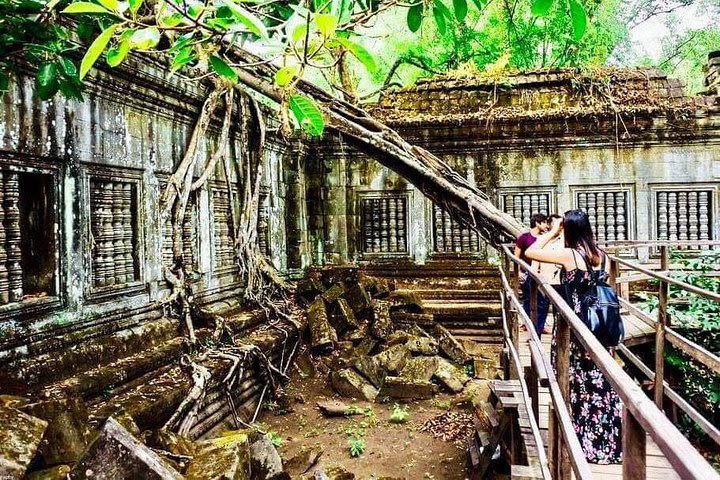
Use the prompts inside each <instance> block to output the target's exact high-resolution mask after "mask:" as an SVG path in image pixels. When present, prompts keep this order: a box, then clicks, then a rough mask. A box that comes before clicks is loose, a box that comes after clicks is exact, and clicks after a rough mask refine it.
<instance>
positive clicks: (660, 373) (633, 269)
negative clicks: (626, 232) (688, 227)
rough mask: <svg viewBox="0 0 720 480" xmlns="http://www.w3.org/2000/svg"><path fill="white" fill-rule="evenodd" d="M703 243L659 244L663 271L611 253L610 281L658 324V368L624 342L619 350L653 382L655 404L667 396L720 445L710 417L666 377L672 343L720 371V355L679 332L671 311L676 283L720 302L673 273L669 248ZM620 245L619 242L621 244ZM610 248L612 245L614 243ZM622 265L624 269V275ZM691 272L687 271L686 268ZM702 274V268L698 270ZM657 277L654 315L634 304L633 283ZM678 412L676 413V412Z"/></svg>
mask: <svg viewBox="0 0 720 480" xmlns="http://www.w3.org/2000/svg"><path fill="white" fill-rule="evenodd" d="M698 245H699V244H692V243H689V242H682V243H671V242H662V243H661V244H660V246H659V251H660V265H659V268H660V270H659V271H655V270H652V269H650V268H648V267H646V266H643V265H638V264H637V263H635V262H634V261H631V260H628V259H626V258H622V257H619V256H617V255H609V258H610V282H611V283H612V284H613V286H615V287H616V288H617V290H618V291H619V292H623V296H622V297H621V298H620V303H621V305H622V306H623V307H625V308H626V309H627V310H628V312H630V313H631V314H632V315H634V316H635V317H637V318H639V319H640V320H642V321H644V322H645V323H647V324H648V325H650V326H653V327H654V328H655V362H654V363H655V370H654V371H653V370H651V369H650V368H649V367H648V366H647V365H645V364H644V363H643V362H642V361H641V360H640V358H639V357H638V356H637V355H635V354H634V353H633V352H632V351H630V349H628V348H627V347H625V346H624V345H621V346H620V347H619V348H618V350H619V351H620V353H622V355H623V356H624V357H625V358H626V359H627V360H628V361H629V362H630V363H632V364H633V365H634V366H635V367H636V368H637V369H638V370H640V372H642V374H643V375H645V376H646V377H647V378H648V379H649V380H650V381H652V382H653V390H654V391H653V393H654V399H655V404H656V405H657V407H658V408H660V409H662V408H663V402H664V399H665V398H667V399H668V400H669V401H670V402H671V403H672V405H673V406H674V408H679V409H680V410H682V411H683V412H685V413H686V414H687V415H688V416H689V417H690V418H691V419H692V420H693V421H694V422H695V423H696V424H697V425H698V427H700V428H701V429H702V430H703V431H704V432H705V433H706V434H707V435H708V436H709V437H710V438H711V439H713V441H714V442H715V443H716V444H717V445H720V430H719V429H718V428H717V427H716V426H715V425H713V424H712V423H711V422H710V421H709V420H708V419H707V418H705V417H704V416H703V415H702V414H701V413H700V412H698V411H697V410H696V409H695V408H694V407H693V406H692V405H691V404H690V403H689V402H687V401H686V400H685V399H683V398H682V397H681V396H680V395H679V394H678V393H677V392H675V391H674V390H673V389H672V388H671V387H670V386H669V385H668V384H667V382H666V381H665V344H666V343H670V344H671V345H673V346H674V347H676V348H678V349H679V350H681V351H682V352H683V353H684V354H686V355H687V356H688V357H690V358H692V359H693V360H695V361H697V362H699V363H700V364H702V365H704V366H705V367H707V368H708V369H710V370H711V371H712V372H714V373H715V374H720V358H718V356H717V355H716V354H715V353H713V352H710V351H708V350H707V349H705V348H704V347H702V346H700V345H698V344H697V343H695V342H693V341H692V340H690V339H688V338H686V337H684V336H683V335H681V334H679V333H678V332H677V331H675V330H674V329H673V328H672V327H671V318H670V317H669V315H668V313H667V307H668V300H669V298H668V292H669V287H670V286H671V285H672V286H674V287H676V288H679V289H681V290H684V291H686V292H690V293H692V294H694V295H697V296H700V297H702V298H705V299H707V300H711V301H714V302H720V293H717V292H711V291H709V290H705V289H703V288H700V287H697V286H695V285H691V284H689V283H687V282H683V281H681V280H678V279H676V278H672V277H671V276H670V272H671V268H670V267H671V266H670V262H669V252H668V249H669V248H671V247H677V246H684V247H697V246H698ZM702 245H703V246H715V245H720V242H716V241H715V242H713V241H707V242H702ZM618 246H619V245H618ZM646 246H647V244H646V243H641V242H636V243H634V244H633V243H630V242H623V244H622V248H623V249H627V248H628V247H629V248H638V247H646ZM609 249H612V247H610V248H609ZM621 268H623V269H624V272H623V274H622V275H620V271H621ZM683 273H687V272H683ZM698 273H699V274H702V272H698ZM645 280H655V281H657V283H658V309H657V310H658V312H657V317H655V318H654V317H652V316H651V315H649V314H648V313H647V312H645V311H644V310H642V309H640V308H638V307H637V306H636V305H634V304H632V303H631V302H630V299H629V291H630V288H629V285H630V284H631V283H633V282H638V281H645ZM674 416H675V415H674Z"/></svg>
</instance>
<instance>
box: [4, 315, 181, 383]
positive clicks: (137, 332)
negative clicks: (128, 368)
mask: <svg viewBox="0 0 720 480" xmlns="http://www.w3.org/2000/svg"><path fill="white" fill-rule="evenodd" d="M84 333H87V332H84ZM177 336H178V321H177V320H175V319H170V318H165V317H160V318H156V319H150V320H144V321H140V322H138V323H135V324H134V325H133V326H131V327H128V328H124V329H120V330H116V331H114V332H110V333H105V332H102V331H99V332H98V333H97V334H96V335H95V336H92V335H90V334H87V335H86V336H84V337H83V336H82V335H80V333H78V341H77V342H75V343H70V344H69V345H58V346H57V347H55V348H48V350H47V351H46V352H44V353H41V354H38V355H31V356H28V357H24V358H19V359H16V360H15V361H12V362H9V363H8V364H7V365H4V366H3V368H0V384H2V385H3V386H4V390H6V391H11V390H12V389H13V386H16V387H17V388H19V389H20V391H28V390H32V389H39V388H42V387H43V386H45V385H48V384H53V383H57V382H60V381H62V380H64V379H69V378H71V377H73V376H75V375H78V374H80V373H82V372H84V371H86V370H90V369H93V368H95V367H97V366H98V365H104V364H108V363H111V362H114V361H117V360H118V359H122V358H126V357H130V356H133V355H136V354H138V353H140V352H144V351H149V350H153V349H155V348H158V347H159V346H161V345H163V344H165V343H166V342H169V341H171V340H172V339H173V338H176V337H177ZM81 340H82V341H81Z"/></svg>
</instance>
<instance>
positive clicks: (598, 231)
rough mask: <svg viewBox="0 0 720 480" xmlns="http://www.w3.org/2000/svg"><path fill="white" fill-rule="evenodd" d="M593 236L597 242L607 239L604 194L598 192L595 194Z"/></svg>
mask: <svg viewBox="0 0 720 480" xmlns="http://www.w3.org/2000/svg"><path fill="white" fill-rule="evenodd" d="M595 208H596V214H595V236H596V237H597V238H598V240H605V239H606V238H607V236H606V231H605V221H606V212H605V194H604V193H602V192H598V193H596V194H595Z"/></svg>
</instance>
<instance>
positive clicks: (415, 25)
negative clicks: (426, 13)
mask: <svg viewBox="0 0 720 480" xmlns="http://www.w3.org/2000/svg"><path fill="white" fill-rule="evenodd" d="M422 21H423V4H422V3H418V4H415V5H413V6H412V7H410V8H408V13H407V24H408V28H409V29H410V31H411V32H413V33H414V32H417V31H418V30H420V25H422Z"/></svg>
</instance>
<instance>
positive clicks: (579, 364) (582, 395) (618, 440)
mask: <svg viewBox="0 0 720 480" xmlns="http://www.w3.org/2000/svg"><path fill="white" fill-rule="evenodd" d="M554 333H555V332H553V339H552V363H553V368H555V335H554ZM556 374H557V372H556ZM569 374H570V385H569V390H570V410H571V413H572V421H573V427H574V428H575V433H577V436H578V439H579V440H580V445H581V446H582V449H583V451H584V452H585V458H587V461H588V462H590V463H601V464H608V463H620V462H622V402H621V401H620V397H618V395H617V393H615V391H614V390H613V388H612V387H611V386H610V384H609V383H608V381H607V380H606V379H605V375H603V373H602V371H601V370H600V369H599V368H598V367H597V366H596V365H595V362H593V360H592V358H591V357H590V355H588V354H587V353H586V352H585V349H584V348H583V347H582V345H580V344H579V343H578V342H577V341H576V340H575V338H574V335H572V334H571V336H570V369H569Z"/></svg>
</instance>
